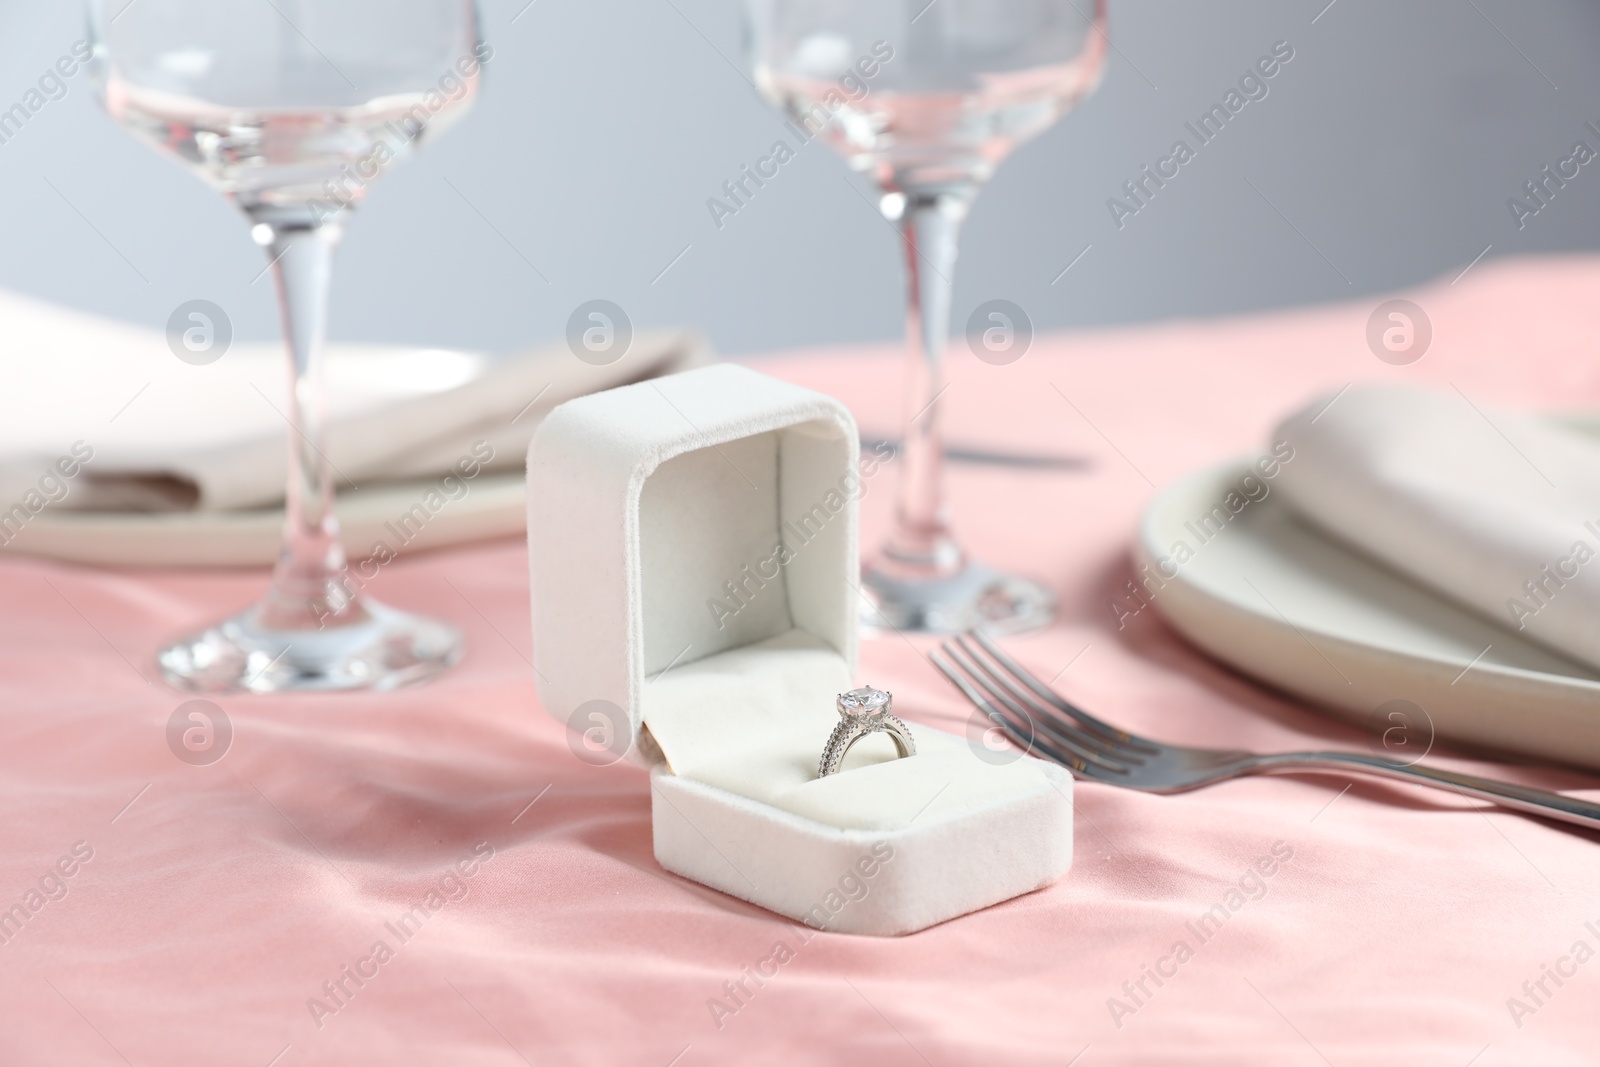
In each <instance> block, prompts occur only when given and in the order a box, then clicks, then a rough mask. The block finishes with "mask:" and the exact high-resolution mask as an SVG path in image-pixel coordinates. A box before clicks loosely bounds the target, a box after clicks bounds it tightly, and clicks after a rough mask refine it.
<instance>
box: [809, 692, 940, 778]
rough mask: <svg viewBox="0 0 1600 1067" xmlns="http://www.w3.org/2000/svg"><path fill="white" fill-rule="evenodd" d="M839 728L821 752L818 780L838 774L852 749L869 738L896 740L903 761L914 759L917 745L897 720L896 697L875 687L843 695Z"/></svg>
mask: <svg viewBox="0 0 1600 1067" xmlns="http://www.w3.org/2000/svg"><path fill="white" fill-rule="evenodd" d="M836 707H837V708H838V711H839V725H837V726H835V727H834V728H833V733H832V734H831V735H829V737H828V743H827V745H826V746H825V747H824V748H823V750H822V761H821V763H819V764H818V766H817V777H818V778H826V777H827V776H828V775H830V774H838V773H839V767H840V765H841V764H842V763H844V757H845V754H846V753H847V752H849V751H850V746H852V745H854V744H855V743H856V742H857V741H859V740H861V739H862V738H863V737H866V736H867V735H868V734H875V733H886V734H888V735H889V736H890V737H891V738H893V739H894V744H895V748H897V749H898V750H899V752H900V756H901V758H902V759H903V758H905V757H906V756H915V755H916V754H917V743H916V741H915V740H913V739H912V737H911V729H910V727H908V726H907V725H906V724H905V723H903V722H901V721H900V720H899V719H897V718H895V716H894V694H892V693H889V692H886V691H884V690H882V689H874V688H873V687H872V686H870V685H869V686H862V687H861V688H860V689H852V690H850V692H848V693H840V694H839V698H838V701H837V704H836Z"/></svg>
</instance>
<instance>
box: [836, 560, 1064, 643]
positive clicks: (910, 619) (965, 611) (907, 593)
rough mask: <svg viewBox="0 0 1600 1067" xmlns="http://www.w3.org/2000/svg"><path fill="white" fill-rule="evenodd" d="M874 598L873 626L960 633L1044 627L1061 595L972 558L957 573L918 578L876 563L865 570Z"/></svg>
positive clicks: (869, 613) (868, 616)
mask: <svg viewBox="0 0 1600 1067" xmlns="http://www.w3.org/2000/svg"><path fill="white" fill-rule="evenodd" d="M861 586H862V591H863V592H864V593H865V594H866V596H867V601H868V603H867V604H866V605H865V606H864V607H863V609H862V612H861V625H862V627H863V628H864V629H866V630H867V631H869V632H881V631H884V630H900V631H904V632H908V633H935V634H955V633H965V632H967V631H968V630H973V629H978V628H980V627H981V628H982V629H983V630H984V631H985V632H988V633H994V634H1015V633H1026V632H1027V631H1029V630H1042V629H1044V628H1045V627H1046V626H1049V625H1050V623H1051V621H1052V620H1053V619H1054V618H1055V606H1056V601H1055V596H1054V594H1052V593H1051V592H1050V591H1049V590H1048V589H1046V588H1045V587H1044V586H1042V585H1040V584H1039V583H1038V582H1035V581H1032V580H1030V579H1028V578H1020V577H1018V576H1016V575H1013V574H1006V573H1004V572H1002V571H997V570H995V569H994V568H992V567H988V566H985V565H984V564H982V563H976V562H973V561H971V560H969V561H967V563H966V564H965V565H964V566H963V567H962V568H961V569H960V570H958V571H956V572H955V573H954V574H951V575H948V576H945V577H938V578H913V577H905V576H901V575H897V574H894V573H891V572H890V571H889V570H888V569H886V568H884V567H880V566H876V565H869V566H867V567H866V569H865V570H864V572H863V573H862V576H861Z"/></svg>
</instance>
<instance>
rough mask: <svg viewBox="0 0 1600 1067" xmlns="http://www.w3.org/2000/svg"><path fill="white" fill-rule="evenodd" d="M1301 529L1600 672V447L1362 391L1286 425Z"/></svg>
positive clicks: (1480, 407)
mask: <svg viewBox="0 0 1600 1067" xmlns="http://www.w3.org/2000/svg"><path fill="white" fill-rule="evenodd" d="M1274 440H1279V441H1286V442H1288V444H1289V445H1290V446H1292V447H1293V449H1294V459H1293V461H1292V462H1290V463H1286V464H1284V465H1283V468H1282V474H1281V475H1280V477H1279V481H1278V485H1279V488H1280V489H1281V490H1282V492H1283V493H1284V496H1285V498H1286V499H1287V501H1288V502H1289V504H1290V506H1291V507H1292V508H1293V509H1294V510H1295V511H1296V512H1298V513H1299V514H1300V515H1301V516H1302V517H1304V518H1306V519H1308V520H1310V521H1311V522H1312V523H1314V524H1315V525H1317V526H1320V527H1322V528H1323V529H1324V530H1326V531H1328V532H1330V533H1332V534H1334V535H1335V536H1337V537H1338V538H1340V539H1341V540H1343V541H1345V542H1347V543H1349V544H1351V545H1353V546H1355V547H1356V548H1358V549H1361V550H1362V551H1364V552H1366V553H1367V554H1368V555H1371V556H1373V557H1375V558H1377V559H1378V560H1380V561H1382V562H1384V563H1386V564H1388V565H1389V566H1391V567H1393V568H1394V569H1396V570H1398V571H1400V572H1402V573H1404V574H1406V575H1408V576H1410V577H1411V578H1414V579H1416V580H1417V581H1418V582H1421V583H1422V584H1424V585H1426V586H1428V587H1429V588H1431V589H1433V590H1435V591H1436V592H1439V593H1441V594H1443V595H1445V596H1447V597H1449V598H1450V599H1452V600H1454V601H1456V602H1457V603H1460V604H1462V605H1464V606H1465V607H1467V608H1470V609H1472V610H1474V611H1476V612H1477V613H1479V614H1480V615H1482V616H1484V617H1485V618H1487V619H1490V620H1492V621H1494V622H1497V623H1500V624H1501V625H1503V626H1505V627H1507V628H1508V629H1511V630H1515V631H1518V632H1520V633H1522V634H1523V635H1524V636H1526V637H1528V638H1531V639H1533V640H1536V641H1539V642H1540V643H1542V644H1545V645H1547V646H1549V647H1551V648H1554V649H1556V650H1558V651H1561V652H1565V653H1566V654H1567V655H1570V656H1572V657H1573V658H1575V659H1577V660H1579V661H1581V662H1583V663H1586V664H1588V665H1590V666H1592V667H1600V440H1597V439H1596V438H1595V437H1593V436H1591V435H1589V434H1588V433H1585V432H1583V431H1581V430H1580V429H1578V428H1576V427H1575V426H1572V425H1566V424H1562V423H1558V422H1556V421H1553V420H1551V419H1547V418H1540V417H1537V416H1533V415H1528V414H1522V413H1517V412H1510V411H1503V410H1499V409H1497V408H1494V407H1491V406H1488V405H1485V404H1483V403H1482V402H1480V401H1478V400H1476V399H1474V398H1470V397H1468V396H1467V395H1466V394H1465V393H1463V392H1462V391H1460V390H1459V389H1454V390H1438V389H1423V388H1417V387H1412V386H1391V385H1356V386H1351V387H1348V388H1346V389H1345V390H1343V391H1341V392H1339V393H1337V394H1331V395H1324V396H1321V397H1319V398H1318V399H1317V400H1315V401H1314V402H1313V403H1311V404H1309V405H1308V406H1306V407H1305V408H1302V409H1301V410H1299V411H1297V412H1295V413H1294V414H1293V415H1291V416H1289V417H1288V418H1287V419H1285V420H1284V421H1283V422H1281V423H1280V424H1279V425H1278V427H1277V430H1276V432H1275V437H1274Z"/></svg>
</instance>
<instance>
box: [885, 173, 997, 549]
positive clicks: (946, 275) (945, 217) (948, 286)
mask: <svg viewBox="0 0 1600 1067" xmlns="http://www.w3.org/2000/svg"><path fill="white" fill-rule="evenodd" d="M891 190H892V187H891ZM974 193H975V190H974V189H971V188H963V187H956V188H953V189H951V188H943V189H939V190H934V191H912V190H907V191H906V192H905V197H906V199H905V204H904V208H903V210H902V211H901V212H900V217H899V224H900V232H901V234H902V235H903V237H904V239H905V251H906V278H907V282H908V285H909V292H908V297H907V315H906V344H907V359H906V400H905V419H906V425H905V433H904V444H903V446H902V448H901V453H900V486H899V495H898V498H897V501H896V508H895V524H894V530H893V532H892V533H891V534H890V536H889V541H888V543H887V544H886V545H885V546H884V555H885V556H886V557H887V558H888V560H890V561H892V562H893V564H895V565H896V567H897V569H901V570H905V571H908V572H910V573H909V574H908V575H907V576H908V577H922V578H936V577H939V576H941V575H946V574H952V573H954V572H956V571H958V570H960V569H961V566H962V563H963V557H962V552H961V549H960V548H959V547H958V546H957V545H956V543H955V540H954V538H952V537H951V535H950V530H949V526H948V524H947V521H946V512H945V503H944V440H943V437H942V434H941V429H940V423H939V406H940V402H941V399H942V396H943V393H944V389H945V384H944V355H945V347H946V344H947V342H948V339H949V335H950V301H951V292H952V280H953V279H954V277H955V265H956V248H957V242H958V240H959V238H960V231H961V223H962V222H963V221H964V220H965V219H966V216H967V209H968V208H969V207H970V206H971V203H972V198H973V195H974Z"/></svg>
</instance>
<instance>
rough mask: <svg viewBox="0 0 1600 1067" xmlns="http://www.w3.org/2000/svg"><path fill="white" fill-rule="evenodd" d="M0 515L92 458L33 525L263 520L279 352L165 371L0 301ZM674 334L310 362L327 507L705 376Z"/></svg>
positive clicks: (279, 399) (159, 355) (332, 356)
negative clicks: (322, 383)
mask: <svg viewBox="0 0 1600 1067" xmlns="http://www.w3.org/2000/svg"><path fill="white" fill-rule="evenodd" d="M0 344H3V349H4V353H5V359H4V368H5V369H4V371H3V372H0V374H3V380H0V510H4V509H6V508H9V507H10V506H12V504H13V503H14V502H16V501H19V500H22V499H24V498H25V497H26V496H27V494H29V493H30V492H32V491H36V490H38V488H39V485H40V482H41V479H46V485H47V486H50V487H53V486H54V484H55V482H54V480H51V479H50V472H51V470H52V469H55V468H57V466H58V465H59V464H61V462H62V460H63V459H66V460H68V463H67V464H66V466H67V467H71V466H73V464H72V463H71V459H72V457H73V455H74V449H76V452H77V455H78V456H80V457H81V455H82V454H83V453H85V452H90V453H92V458H91V459H90V460H89V461H88V462H87V463H83V464H81V465H79V469H78V470H77V471H76V472H75V473H74V475H73V477H72V478H71V479H69V480H68V482H67V492H66V493H65V495H64V496H62V497H61V498H60V499H59V500H52V502H51V505H50V510H51V511H52V512H53V513H57V514H59V513H60V512H63V511H69V510H70V511H80V512H81V511H92V512H124V513H126V512H153V511H155V512H162V511H164V512H172V511H193V512H216V511H226V510H237V509H249V508H262V507H271V506H274V505H281V503H282V500H283V488H284V478H285V474H286V462H287V461H286V458H285V436H286V434H287V432H288V426H287V420H286V418H285V413H286V412H287V410H288V408H287V404H286V397H287V393H288V380H287V378H288V376H287V371H286V369H285V365H284V364H285V359H284V356H283V351H282V348H281V346H279V345H277V344H270V345H260V344H257V345H236V346H234V347H233V348H232V349H231V350H229V351H228V353H227V354H226V355H225V356H224V357H223V358H222V359H220V360H219V361H217V362H215V363H211V364H208V365H205V366H193V365H190V364H188V363H185V362H183V361H181V360H179V359H178V358H177V357H176V356H175V355H174V354H173V352H172V351H171V349H170V348H169V347H168V344H167V339H166V337H165V335H164V334H163V333H162V332H160V331H156V330H151V329H148V328H144V327H139V326H131V325H127V324H123V323H116V322H111V321H108V320H103V319H98V318H96V317H94V316H90V315H86V314H83V313H80V312H74V311H69V310H66V309H63V308H58V307H54V306H51V305H48V304H43V303H40V302H38V301H34V300H31V299H28V298H24V297H20V296H17V295H15V294H9V293H5V292H0ZM707 360H708V357H707V355H706V352H705V350H704V346H703V345H702V344H701V342H700V341H699V339H698V338H697V337H696V336H695V335H693V334H691V333H687V332H664V333H655V334H644V333H641V334H639V335H638V336H636V337H635V338H634V339H633V342H632V344H631V345H630V347H629V349H628V351H627V353H626V354H625V355H624V357H623V358H622V359H621V360H619V361H618V362H616V363H613V364H611V365H609V366H604V367H597V366H592V365H590V364H588V363H585V362H583V361H581V360H579V359H578V358H577V357H576V356H574V355H573V354H572V352H570V351H569V350H568V349H567V348H566V346H565V345H556V346H551V347H549V348H546V349H542V350H538V351H532V352H525V353H520V354H516V355H512V356H504V357H489V356H483V355H475V354H468V353H461V352H445V351H426V350H418V349H410V350H407V349H402V348H393V347H387V348H386V347H376V346H349V345H341V346H333V347H331V348H330V349H329V352H328V370H327V378H328V398H329V411H330V431H329V444H328V448H327V450H326V451H327V454H328V457H329V459H330V460H331V462H332V463H333V465H334V467H335V468H336V470H337V472H338V473H337V484H338V488H339V490H340V492H341V493H345V492H348V491H351V490H353V489H356V488H358V487H359V488H362V489H366V488H369V487H371V486H374V485H378V486H381V485H384V484H387V483H394V482H401V481H406V480H418V479H424V478H431V477H437V476H439V475H442V474H444V473H446V472H447V471H449V470H450V468H452V467H454V466H455V465H456V463H457V462H458V461H459V460H461V459H462V458H464V457H470V456H474V455H475V456H476V457H477V458H478V459H482V457H483V455H484V454H485V453H486V452H488V451H490V450H492V455H493V458H492V459H491V460H489V462H487V463H486V464H484V469H485V470H487V471H490V472H493V471H513V470H520V469H521V467H522V463H523V457H524V455H525V453H526V451H527V446H528V441H529V440H530V438H531V437H532V434H533V431H534V429H535V427H536V426H537V425H538V422H539V420H540V419H541V418H542V417H543V416H544V414H545V413H546V412H548V411H549V410H550V409H551V408H552V407H554V406H555V405H557V404H559V403H562V402H563V401H565V400H569V399H571V398H572V397H574V396H579V395H581V394H584V393H590V392H595V391H598V390H601V389H608V388H611V387H613V386H617V385H622V384H626V383H629V382H634V381H639V380H642V379H645V378H650V377H655V376H658V375H662V374H669V373H673V372H676V371H679V370H684V369H688V368H690V367H693V366H698V365H700V364H702V363H705V362H707Z"/></svg>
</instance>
